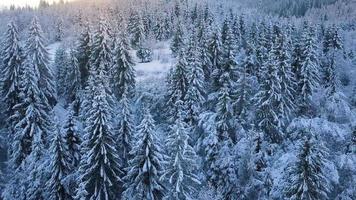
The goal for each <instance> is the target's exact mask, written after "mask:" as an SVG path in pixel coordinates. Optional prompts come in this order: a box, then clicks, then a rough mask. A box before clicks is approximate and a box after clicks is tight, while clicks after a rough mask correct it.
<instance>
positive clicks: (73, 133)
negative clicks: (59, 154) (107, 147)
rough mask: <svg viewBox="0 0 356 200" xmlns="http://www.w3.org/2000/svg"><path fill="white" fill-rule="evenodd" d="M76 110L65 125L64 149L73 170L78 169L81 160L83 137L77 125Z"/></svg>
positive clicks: (69, 167) (72, 111)
mask: <svg viewBox="0 0 356 200" xmlns="http://www.w3.org/2000/svg"><path fill="white" fill-rule="evenodd" d="M74 114H75V112H74V110H73V109H72V110H71V111H70V113H69V115H68V117H67V119H66V122H65V125H64V127H63V128H64V136H63V139H64V150H65V151H66V152H67V154H68V155H67V156H68V160H69V166H68V169H70V170H71V171H72V170H74V169H77V167H78V165H79V161H80V144H81V138H80V136H79V132H78V129H77V125H76V123H77V122H76V120H75V117H74Z"/></svg>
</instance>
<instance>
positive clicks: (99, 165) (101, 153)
mask: <svg viewBox="0 0 356 200" xmlns="http://www.w3.org/2000/svg"><path fill="white" fill-rule="evenodd" d="M91 76H92V77H91V78H90V79H89V86H88V87H87V90H91V92H92V94H93V99H90V100H89V101H90V104H86V105H87V106H88V108H86V109H85V110H86V112H87V114H86V116H87V118H86V121H85V126H86V127H85V135H84V137H83V144H82V152H83V153H84V155H82V157H81V161H80V167H79V187H78V189H77V194H76V198H78V199H104V200H109V199H116V198H118V196H119V195H120V182H121V179H120V175H121V170H120V159H119V155H118V152H117V150H116V147H115V139H114V134H113V130H112V116H113V113H112V108H111V106H110V104H109V103H108V99H109V97H108V96H109V94H108V93H107V90H106V89H105V87H106V86H107V84H105V82H108V80H107V76H106V75H105V72H104V69H103V68H101V69H100V68H99V69H98V71H97V72H96V71H94V70H93V71H91Z"/></svg>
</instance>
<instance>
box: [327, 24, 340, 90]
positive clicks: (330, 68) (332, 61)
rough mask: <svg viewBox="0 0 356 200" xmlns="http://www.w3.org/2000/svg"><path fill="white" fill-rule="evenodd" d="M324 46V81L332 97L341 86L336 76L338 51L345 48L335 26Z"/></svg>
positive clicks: (330, 30) (329, 29)
mask: <svg viewBox="0 0 356 200" xmlns="http://www.w3.org/2000/svg"><path fill="white" fill-rule="evenodd" d="M323 45H324V49H323V51H324V54H325V61H324V63H323V65H324V66H323V68H324V69H323V73H324V77H323V78H324V80H323V81H324V84H325V87H326V88H327V92H328V95H329V96H331V95H333V94H334V93H335V92H336V90H337V87H338V85H339V83H338V79H337V75H336V65H337V62H336V59H337V53H338V52H337V51H338V50H342V48H343V44H342V39H341V37H340V34H339V30H338V28H337V27H336V26H335V25H334V26H332V27H330V28H328V30H327V32H326V34H325V37H324V40H323Z"/></svg>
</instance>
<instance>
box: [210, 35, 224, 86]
mask: <svg viewBox="0 0 356 200" xmlns="http://www.w3.org/2000/svg"><path fill="white" fill-rule="evenodd" d="M208 46H209V55H210V56H211V64H212V73H214V71H216V70H219V69H220V68H221V67H222V64H223V56H224V55H223V49H222V48H223V47H222V44H221V37H220V32H219V30H215V31H214V32H213V34H212V38H211V40H210V42H209V45H208ZM217 84H218V83H217V80H215V78H214V85H217Z"/></svg>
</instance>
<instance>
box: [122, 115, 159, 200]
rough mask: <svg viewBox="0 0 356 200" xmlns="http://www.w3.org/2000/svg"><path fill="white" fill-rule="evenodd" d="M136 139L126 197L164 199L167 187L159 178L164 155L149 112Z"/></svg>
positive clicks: (126, 184) (144, 199) (130, 163)
mask: <svg viewBox="0 0 356 200" xmlns="http://www.w3.org/2000/svg"><path fill="white" fill-rule="evenodd" d="M135 139H136V143H135V145H134V146H133V149H132V151H131V152H130V154H131V155H132V159H131V160H130V161H129V165H128V167H127V171H128V172H127V175H126V176H125V178H124V180H125V185H124V187H125V188H126V190H125V192H124V195H125V196H126V197H127V198H129V199H130V198H133V199H138V200H141V199H142V200H146V199H150V200H156V199H162V197H163V196H164V192H165V187H164V186H163V184H162V183H161V181H160V180H159V178H160V176H161V175H162V173H163V166H162V161H163V154H162V150H161V147H160V145H159V141H158V138H157V136H156V133H155V126H154V120H153V118H152V116H151V114H150V113H149V111H148V110H146V111H145V114H144V116H143V119H142V121H141V124H140V125H139V126H138V130H137V135H136V136H135Z"/></svg>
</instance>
